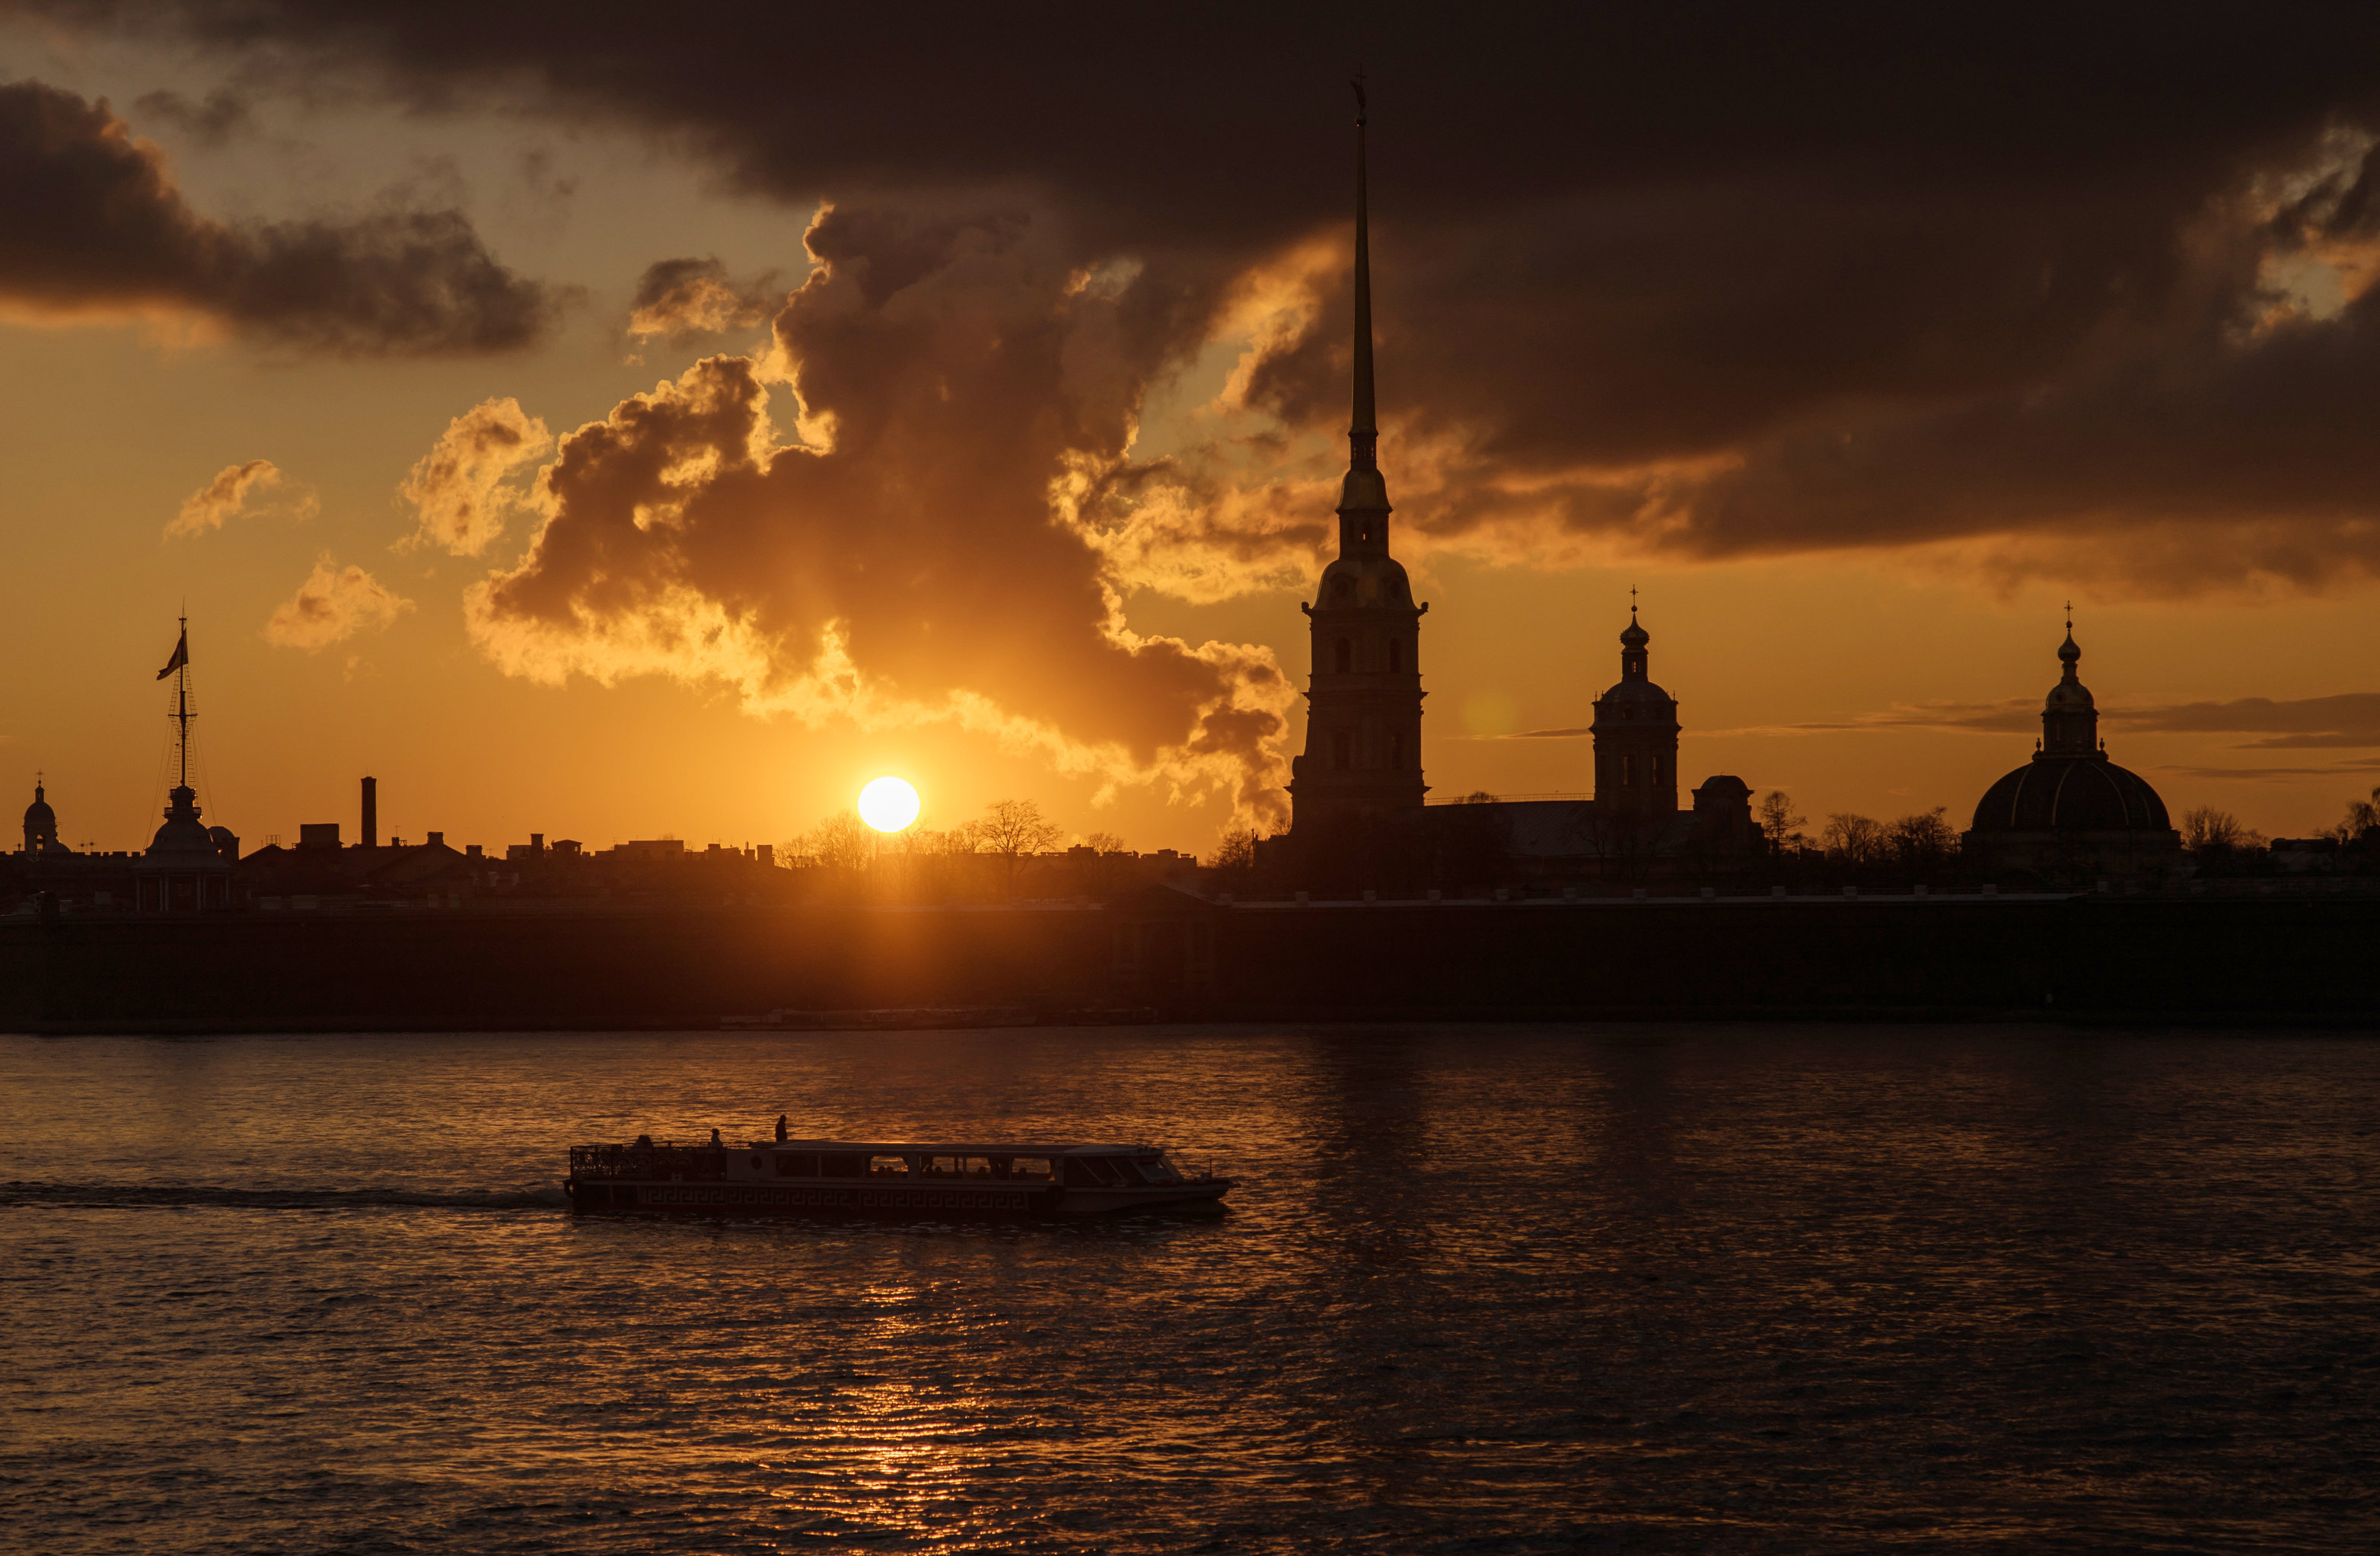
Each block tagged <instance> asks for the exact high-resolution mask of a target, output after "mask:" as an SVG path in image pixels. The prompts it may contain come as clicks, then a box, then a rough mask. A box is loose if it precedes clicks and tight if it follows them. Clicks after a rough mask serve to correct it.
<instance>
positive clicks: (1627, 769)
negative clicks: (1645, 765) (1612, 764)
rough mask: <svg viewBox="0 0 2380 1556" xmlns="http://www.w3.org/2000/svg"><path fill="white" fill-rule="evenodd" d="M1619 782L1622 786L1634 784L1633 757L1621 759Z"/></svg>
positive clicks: (1634, 766) (1634, 763) (1634, 764)
mask: <svg viewBox="0 0 2380 1556" xmlns="http://www.w3.org/2000/svg"><path fill="white" fill-rule="evenodd" d="M1620 782H1621V784H1633V783H1635V782H1636V759H1635V758H1634V757H1621V759H1620Z"/></svg>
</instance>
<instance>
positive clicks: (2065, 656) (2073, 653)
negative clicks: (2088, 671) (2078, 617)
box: [2058, 622, 2083, 664]
mask: <svg viewBox="0 0 2380 1556" xmlns="http://www.w3.org/2000/svg"><path fill="white" fill-rule="evenodd" d="M2082 662H2083V646H2082V645H2081V644H2079V643H2077V642H2076V641H2075V640H2074V624H2073V623H2072V622H2068V623H2067V624H2066V641H2064V642H2063V643H2060V644H2058V663H2061V664H2080V663H2082Z"/></svg>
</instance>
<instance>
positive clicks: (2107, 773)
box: [1974, 755, 2173, 833]
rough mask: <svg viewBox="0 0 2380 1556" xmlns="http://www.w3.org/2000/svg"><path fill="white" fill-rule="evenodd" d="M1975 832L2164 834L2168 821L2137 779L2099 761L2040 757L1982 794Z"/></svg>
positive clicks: (2102, 759)
mask: <svg viewBox="0 0 2380 1556" xmlns="http://www.w3.org/2000/svg"><path fill="white" fill-rule="evenodd" d="M1974 830H1975V831H1977V832H1979V833H2005V832H2150V833H2163V832H2170V831H2172V830H2173V821H2172V820H2171V819H2170V818H2169V817H2168V816H2167V814H2166V808H2165V801H2164V800H2162V799H2160V798H2158V797H2157V792H2156V790H2155V789H2153V788H2151V787H2150V786H2149V782H2148V780H2147V779H2145V778H2143V777H2142V776H2141V775H2140V774H2139V773H2137V772H2132V771H2131V770H2130V769H2128V768H2122V767H2118V766H2117V765H2116V764H2115V763H2114V762H2111V761H2109V760H2107V758H2105V757H2103V756H2097V755H2093V756H2055V755H2044V756H2038V757H2035V758H2034V759H2033V760H2031V761H2029V762H2027V763H2025V764H2024V765H2023V766H2022V767H2020V768H2018V769H2017V770H2016V771H2015V772H2010V773H2009V774H2008V775H2007V776H2005V777H2003V778H2002V779H2000V781H1999V782H1998V783H1997V784H1993V785H1992V786H1991V787H1990V788H1988V789H1986V790H1985V791H1984V797H1983V799H1982V800H1981V801H1980V802H1979V803H1978V804H1977V805H1976V806H1975V826H1974Z"/></svg>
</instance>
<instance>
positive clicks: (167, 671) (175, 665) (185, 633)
mask: <svg viewBox="0 0 2380 1556" xmlns="http://www.w3.org/2000/svg"><path fill="white" fill-rule="evenodd" d="M188 663H190V629H189V628H188V627H187V626H186V627H184V628H182V637H181V640H180V641H179V642H177V643H176V644H175V645H174V657H173V658H171V659H169V660H167V661H166V662H165V668H164V669H163V670H160V671H158V672H157V678H158V679H159V680H161V681H162V680H164V678H165V677H166V676H168V675H172V674H173V673H174V672H175V671H176V670H179V669H180V668H181V667H182V666H184V665H185V664H188Z"/></svg>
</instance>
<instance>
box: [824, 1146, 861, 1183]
mask: <svg viewBox="0 0 2380 1556" xmlns="http://www.w3.org/2000/svg"><path fill="white" fill-rule="evenodd" d="M867 1171H868V1158H866V1157H864V1156H858V1155H854V1154H851V1153H848V1152H844V1153H840V1154H836V1155H832V1156H822V1157H820V1158H819V1176H820V1177H821V1178H856V1177H860V1176H862V1175H864V1174H865V1173H867Z"/></svg>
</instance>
